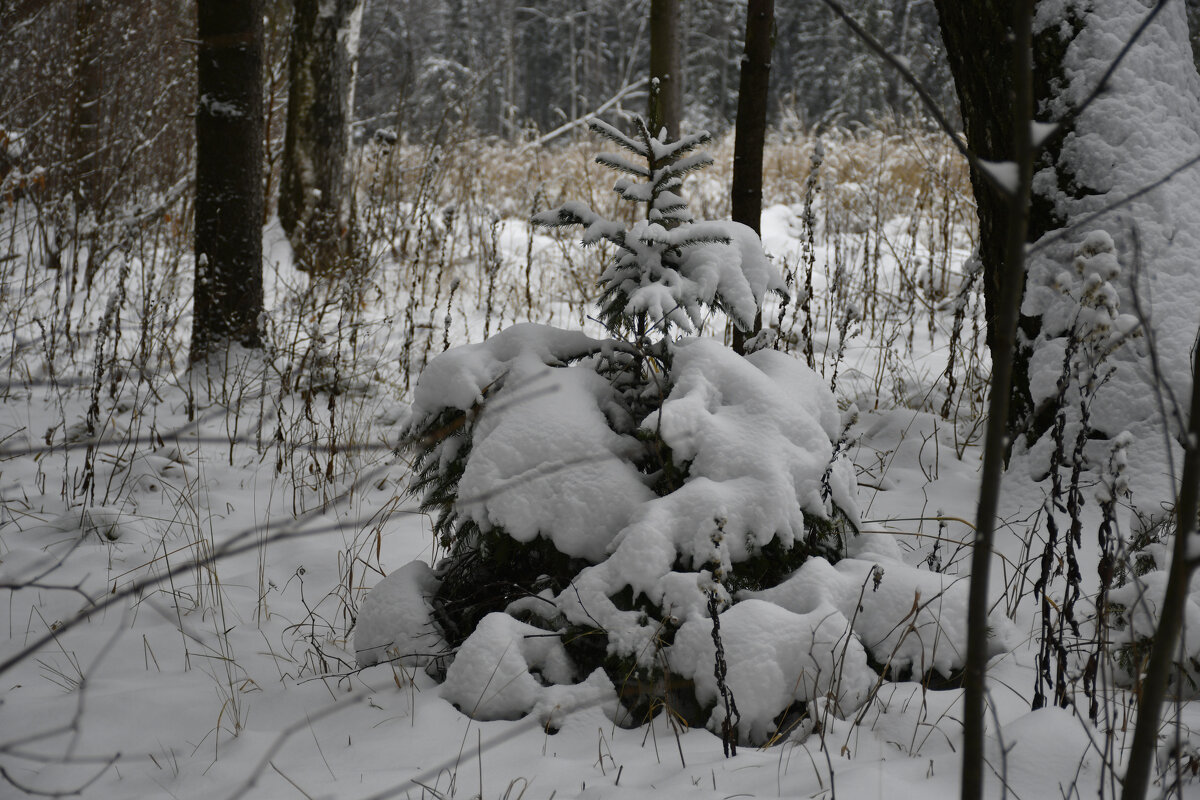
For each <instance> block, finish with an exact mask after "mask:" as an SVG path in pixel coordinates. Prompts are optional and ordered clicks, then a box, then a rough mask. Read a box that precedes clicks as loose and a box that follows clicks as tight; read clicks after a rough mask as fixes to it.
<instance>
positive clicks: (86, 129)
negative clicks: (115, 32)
mask: <svg viewBox="0 0 1200 800" xmlns="http://www.w3.org/2000/svg"><path fill="white" fill-rule="evenodd" d="M101 21H102V16H101V11H100V0H77V2H76V6H75V42H74V45H75V47H74V49H75V53H74V61H75V64H74V68H75V87H74V88H75V91H74V92H73V95H72V98H71V99H72V114H71V123H72V124H71V128H72V131H71V133H72V136H71V140H72V145H73V150H74V153H73V156H74V180H73V181H72V184H73V185H72V189H73V195H74V198H75V210H76V211H77V212H78V213H83V212H85V211H87V210H88V209H90V208H92V207H93V205H94V204H95V203H96V202H97V201H98V200H99V199H100V197H99V195H100V185H101V184H100V95H101V92H102V90H103V71H102V70H103V64H102V62H101V60H100V23H101ZM89 272H90V270H89Z"/></svg>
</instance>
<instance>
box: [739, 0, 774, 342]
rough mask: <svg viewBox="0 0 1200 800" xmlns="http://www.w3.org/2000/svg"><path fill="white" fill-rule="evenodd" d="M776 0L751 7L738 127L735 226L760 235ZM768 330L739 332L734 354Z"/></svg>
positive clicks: (758, 320)
mask: <svg viewBox="0 0 1200 800" xmlns="http://www.w3.org/2000/svg"><path fill="white" fill-rule="evenodd" d="M774 25H775V0H750V2H749V5H748V6H747V7H746V50H745V54H744V55H743V56H742V74H741V81H740V83H739V84H738V108H737V122H736V124H735V130H734V139H733V187H732V189H731V194H732V203H733V221H734V222H740V223H742V224H743V225H748V226H749V227H751V228H753V229H754V232H755V233H758V232H759V223H760V221H761V218H762V173H763V148H764V147H765V145H766V139H767V97H768V94H767V93H768V89H769V88H770V80H771V50H772V47H773V46H774V41H773V40H774V30H773V29H774ZM761 328H762V313H761V312H759V314H758V315H757V316H756V317H755V319H754V329H753V330H751V331H742V330H741V329H739V328H738V327H737V325H736V324H735V325H734V326H733V349H734V351H735V352H738V353H744V352H745V349H746V338H747V334H750V335H753V334H755V333H757V332H758V331H759V330H760V329H761Z"/></svg>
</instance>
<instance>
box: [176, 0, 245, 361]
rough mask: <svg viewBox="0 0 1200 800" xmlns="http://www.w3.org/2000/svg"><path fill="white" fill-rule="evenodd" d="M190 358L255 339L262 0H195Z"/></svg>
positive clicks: (206, 354)
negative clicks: (196, 99)
mask: <svg viewBox="0 0 1200 800" xmlns="http://www.w3.org/2000/svg"><path fill="white" fill-rule="evenodd" d="M196 7H197V15H196V18H197V22H198V31H199V38H200V48H199V64H198V72H197V88H198V94H199V103H198V106H197V109H196V211H195V216H196V240H195V253H196V280H195V301H194V309H193V315H192V346H191V360H192V361H193V362H195V361H199V360H201V359H204V358H206V357H208V356H209V355H210V354H211V353H213V352H215V351H217V350H219V349H220V348H222V347H225V346H228V345H231V344H241V345H244V346H246V347H259V346H261V344H262V342H261V338H260V333H259V316H260V315H261V314H262V308H263V287H262V227H261V224H260V220H261V219H262V202H263V195H262V163H263V141H262V35H263V27H262V2H261V0H198V2H197V4H196Z"/></svg>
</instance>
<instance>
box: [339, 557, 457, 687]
mask: <svg viewBox="0 0 1200 800" xmlns="http://www.w3.org/2000/svg"><path fill="white" fill-rule="evenodd" d="M439 584H440V581H439V580H438V579H437V577H435V576H434V574H433V570H431V569H430V568H429V565H428V564H426V563H425V562H424V561H410V562H409V563H407V564H405V565H404V566H403V567H401V568H400V569H398V570H396V571H395V572H393V573H392V574H390V575H388V576H387V577H386V578H384V579H383V580H381V581H380V582H379V583H377V584H375V586H374V588H372V589H371V591H370V592H369V593H368V594H367V597H366V599H365V600H364V601H363V604H362V608H360V609H359V612H358V619H357V621H356V624H355V628H354V651H355V656H356V657H357V659H358V665H359V666H360V667H369V666H371V665H373V664H378V663H379V662H381V661H399V663H401V664H404V665H406V666H414V667H423V666H426V665H427V664H429V663H431V662H433V661H434V660H435V659H436V658H438V657H439V656H441V655H444V654H445V652H446V650H447V649H448V648H447V646H446V643H445V642H444V641H443V640H442V636H441V634H440V633H438V629H437V627H436V626H435V625H434V624H433V619H432V618H431V616H430V607H429V600H428V598H430V597H432V596H433V595H434V594H435V593H436V592H437V590H438V586H439Z"/></svg>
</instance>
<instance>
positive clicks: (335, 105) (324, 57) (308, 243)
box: [279, 0, 362, 275]
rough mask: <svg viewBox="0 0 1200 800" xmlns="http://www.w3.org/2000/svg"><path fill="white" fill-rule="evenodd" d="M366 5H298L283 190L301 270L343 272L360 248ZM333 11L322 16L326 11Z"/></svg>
mask: <svg viewBox="0 0 1200 800" xmlns="http://www.w3.org/2000/svg"><path fill="white" fill-rule="evenodd" d="M361 5H362V0H333V2H332V3H330V2H321V1H320V0H296V3H295V9H294V12H293V17H292V35H291V50H290V53H289V57H288V62H289V66H288V73H289V78H290V81H291V83H290V88H289V91H288V119H287V134H286V136H285V138H284V144H283V173H282V177H281V179H280V187H279V221H280V223H281V224H282V226H283V229H284V231H285V232H286V233H287V235H288V238H289V239H290V240H291V242H292V246H293V248H294V249H295V251H296V256H297V264H298V266H299V267H300V268H301V269H304V270H311V271H312V272H313V273H316V274H325V275H336V274H339V273H341V272H342V267H343V265H344V264H345V263H346V259H347V257H348V256H349V255H350V253H351V251H352V249H353V247H352V244H353V241H352V239H353V237H352V235H351V231H352V229H353V220H352V203H351V187H350V182H349V171H348V170H347V168H346V161H347V157H348V155H349V151H350V121H351V114H352V112H353V109H352V108H351V103H352V100H353V95H354V53H352V52H350V50H349V48H348V40H349V39H352V38H357V31H353V30H352V28H353V26H354V25H355V24H356V22H357V19H358V14H359V13H360V12H361ZM323 6H326V7H328V8H327V9H326V10H327V11H330V10H331V11H332V12H333V13H322V7H323Z"/></svg>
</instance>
